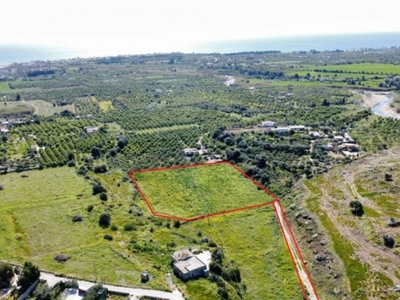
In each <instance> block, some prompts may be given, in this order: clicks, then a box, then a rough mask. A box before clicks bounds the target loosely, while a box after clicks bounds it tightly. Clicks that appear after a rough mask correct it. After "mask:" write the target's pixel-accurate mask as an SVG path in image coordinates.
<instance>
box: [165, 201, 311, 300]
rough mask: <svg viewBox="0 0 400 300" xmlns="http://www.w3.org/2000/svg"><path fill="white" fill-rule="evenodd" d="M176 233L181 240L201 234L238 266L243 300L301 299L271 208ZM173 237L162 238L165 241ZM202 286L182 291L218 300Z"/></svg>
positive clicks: (191, 225) (191, 284)
mask: <svg viewBox="0 0 400 300" xmlns="http://www.w3.org/2000/svg"><path fill="white" fill-rule="evenodd" d="M179 230H180V233H181V234H182V235H183V236H190V235H192V234H193V233H195V232H194V230H197V232H199V231H200V232H201V234H202V236H204V237H208V238H210V239H212V240H213V241H214V242H215V243H216V244H217V245H218V246H219V247H221V248H222V249H223V251H224V254H225V257H226V259H227V260H233V261H235V263H237V265H238V266H239V269H240V273H241V277H242V282H244V283H245V285H246V287H247V292H246V294H245V299H303V295H302V292H301V288H300V284H299V282H298V280H297V277H296V272H295V270H294V266H293V264H292V262H291V259H290V256H289V253H288V250H287V248H286V245H285V242H284V239H283V236H282V233H281V230H280V228H279V225H278V222H277V219H276V216H275V212H274V210H273V208H272V206H267V207H265V208H260V209H255V210H249V211H246V212H239V213H235V214H231V215H225V216H220V217H215V218H210V220H209V221H208V220H205V219H204V220H199V221H196V222H192V223H188V224H187V225H183V226H181V227H180V228H179ZM172 237H173V233H172V235H165V236H164V238H165V241H168V240H169V239H171V238H172ZM204 285H205V283H204V282H203V281H202V280H196V281H192V282H188V283H187V284H186V286H185V289H186V290H187V291H193V295H196V297H194V296H193V297H190V299H204V300H206V299H220V298H219V297H216V296H215V295H213V293H212V292H211V291H210V290H208V293H209V294H206V293H205V290H204ZM199 290H202V291H204V292H203V293H199V292H198V291H199ZM194 291H197V292H194ZM213 292H214V294H215V292H216V290H214V291H213ZM233 299H235V298H233Z"/></svg>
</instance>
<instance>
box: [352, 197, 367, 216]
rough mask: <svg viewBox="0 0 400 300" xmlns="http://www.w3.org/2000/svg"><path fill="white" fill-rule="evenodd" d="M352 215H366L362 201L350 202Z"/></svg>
mask: <svg viewBox="0 0 400 300" xmlns="http://www.w3.org/2000/svg"><path fill="white" fill-rule="evenodd" d="M350 210H351V213H352V214H353V215H355V216H362V215H363V214H364V208H363V205H362V204H361V202H360V201H358V200H356V201H350Z"/></svg>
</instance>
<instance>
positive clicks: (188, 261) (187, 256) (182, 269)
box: [171, 250, 209, 280]
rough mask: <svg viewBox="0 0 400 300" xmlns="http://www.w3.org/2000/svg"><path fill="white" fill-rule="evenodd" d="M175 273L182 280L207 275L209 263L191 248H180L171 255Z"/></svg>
mask: <svg viewBox="0 0 400 300" xmlns="http://www.w3.org/2000/svg"><path fill="white" fill-rule="evenodd" d="M171 258H172V261H173V268H174V273H175V275H176V276H178V277H179V278H181V279H182V280H188V279H191V278H197V277H207V276H208V273H209V272H208V269H207V265H206V264H205V263H204V262H203V261H201V260H200V259H199V258H198V257H197V256H195V255H194V254H193V253H192V252H190V251H189V250H178V251H175V252H174V253H173V254H172V255H171Z"/></svg>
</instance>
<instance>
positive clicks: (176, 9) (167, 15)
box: [0, 0, 400, 47]
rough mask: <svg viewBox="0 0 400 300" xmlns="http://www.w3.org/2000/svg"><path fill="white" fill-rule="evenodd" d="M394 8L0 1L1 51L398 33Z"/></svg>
mask: <svg viewBox="0 0 400 300" xmlns="http://www.w3.org/2000/svg"><path fill="white" fill-rule="evenodd" d="M399 11H400V1H395V0H380V1H368V0H364V1H360V0H335V1H326V0H290V1H289V0H276V1H268V0H246V1H240V0H236V1H232V0H231V1H226V0H0V26H1V27H0V28H1V31H0V45H4V44H38V45H39V44H40V45H59V46H77V47H78V46H79V47H85V46H86V45H91V46H92V47H93V46H98V47H107V45H108V47H111V45H114V46H118V45H119V46H121V45H127V44H133V43H137V44H143V45H148V46H149V47H151V45H156V44H160V43H166V44H167V43H169V44H173V43H180V45H183V46H184V45H185V44H188V45H189V44H191V43H195V42H201V41H215V40H232V39H253V38H275V37H285V36H298V35H315V34H335V33H364V32H400V22H398V12H399Z"/></svg>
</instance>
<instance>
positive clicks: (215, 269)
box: [210, 260, 222, 275]
mask: <svg viewBox="0 0 400 300" xmlns="http://www.w3.org/2000/svg"><path fill="white" fill-rule="evenodd" d="M210 271H211V272H212V273H214V274H216V275H221V274H222V266H221V264H220V263H219V262H217V261H214V260H213V261H211V262H210Z"/></svg>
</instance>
